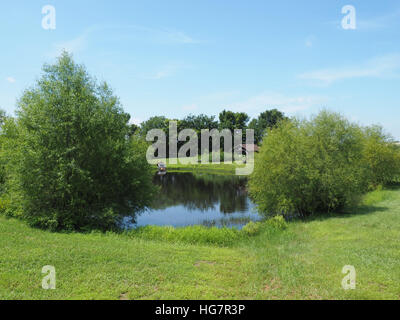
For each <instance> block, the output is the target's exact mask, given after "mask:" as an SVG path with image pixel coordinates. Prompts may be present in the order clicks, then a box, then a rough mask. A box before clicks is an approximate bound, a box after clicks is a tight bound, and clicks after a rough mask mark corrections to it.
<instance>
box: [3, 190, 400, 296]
mask: <svg viewBox="0 0 400 320" xmlns="http://www.w3.org/2000/svg"><path fill="white" fill-rule="evenodd" d="M0 248H1V249H0V299H396V300H397V299H400V191H399V190H389V191H379V192H374V193H372V194H370V195H368V196H367V197H366V199H365V201H364V206H362V207H360V208H357V209H353V210H349V213H348V214H342V215H331V216H330V217H321V218H318V217H317V218H314V219H310V220H308V221H302V222H298V221H296V222H291V223H289V227H288V228H287V229H286V230H275V231H271V229H269V228H262V229H261V232H260V233H259V234H258V235H256V236H253V237H251V238H243V239H240V240H238V241H236V242H234V243H232V244H230V245H228V246H225V247H218V246H216V245H194V244H188V243H185V242H168V241H158V240H148V239H147V240H146V239H143V238H137V237H132V236H131V237H130V236H127V235H125V234H121V235H116V234H105V235H103V234H55V233H49V232H44V231H40V230H35V229H31V228H29V227H27V226H26V225H25V224H24V223H23V222H20V221H17V220H14V219H6V218H4V217H0ZM45 265H53V266H55V268H56V272H57V289H56V290H43V289H42V288H41V281H42V277H43V275H42V274H41V269H42V267H43V266H45ZM345 265H353V266H354V267H355V268H356V271H357V289H356V290H349V291H345V290H343V289H342V288H341V281H342V278H343V277H344V275H343V274H342V273H341V271H342V268H343V266H345Z"/></svg>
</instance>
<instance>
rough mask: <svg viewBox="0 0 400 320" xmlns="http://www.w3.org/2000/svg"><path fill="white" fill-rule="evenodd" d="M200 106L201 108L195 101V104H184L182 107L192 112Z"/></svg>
mask: <svg viewBox="0 0 400 320" xmlns="http://www.w3.org/2000/svg"><path fill="white" fill-rule="evenodd" d="M198 108H199V107H198V105H197V104H195V103H193V104H190V105H185V106H183V107H182V110H183V111H190V112H192V111H196V110H197V109H198Z"/></svg>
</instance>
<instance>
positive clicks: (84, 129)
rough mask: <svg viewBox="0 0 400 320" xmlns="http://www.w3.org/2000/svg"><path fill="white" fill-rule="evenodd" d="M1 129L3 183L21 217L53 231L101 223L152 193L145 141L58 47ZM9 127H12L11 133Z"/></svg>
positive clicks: (135, 207)
mask: <svg viewBox="0 0 400 320" xmlns="http://www.w3.org/2000/svg"><path fill="white" fill-rule="evenodd" d="M17 116H18V117H17V119H16V121H15V123H14V126H12V125H9V128H8V129H7V130H8V131H7V132H8V133H7V134H6V136H8V142H7V143H6V144H5V145H6V150H5V152H4V155H3V156H2V158H7V159H8V161H7V166H8V170H7V171H8V172H9V177H8V182H7V184H8V186H7V192H8V193H9V194H11V196H13V197H16V196H18V197H19V199H20V201H19V203H18V205H19V206H20V207H21V210H20V212H22V215H23V218H24V219H26V220H27V221H28V222H29V223H30V224H31V225H33V226H38V227H43V228H48V229H52V230H61V229H63V230H81V231H84V230H89V229H99V230H107V229H113V228H116V227H117V225H118V224H119V223H120V221H121V219H122V217H123V216H125V215H132V214H133V213H135V212H136V211H139V210H141V209H143V208H144V207H145V206H147V205H148V204H149V203H150V201H151V199H152V195H153V192H154V189H153V186H152V183H151V178H152V169H151V167H150V166H149V165H148V164H147V161H146V159H145V153H146V144H145V143H143V142H141V141H140V140H139V139H137V138H135V137H132V138H129V136H130V134H129V133H130V127H129V124H128V122H129V118H130V116H129V115H128V114H126V113H124V112H123V110H122V108H121V106H120V103H119V101H118V98H117V97H115V96H114V95H113V94H112V91H111V89H110V88H109V87H108V85H107V84H105V83H103V84H101V85H99V84H97V83H96V81H95V80H93V79H92V78H91V77H90V76H89V75H88V74H87V72H86V70H85V68H84V67H83V66H81V65H77V64H75V63H74V61H73V60H72V58H71V56H69V55H68V54H66V53H64V54H63V55H62V56H61V57H60V58H59V59H58V61H57V63H56V64H54V65H46V66H45V67H44V74H43V76H42V77H41V78H40V79H39V80H38V81H37V83H36V85H35V86H34V87H32V88H30V89H28V90H26V91H25V92H24V93H23V95H22V97H21V98H20V100H19V101H18V111H17ZM10 132H11V133H10Z"/></svg>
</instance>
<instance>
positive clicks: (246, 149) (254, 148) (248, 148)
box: [235, 144, 260, 155]
mask: <svg viewBox="0 0 400 320" xmlns="http://www.w3.org/2000/svg"><path fill="white" fill-rule="evenodd" d="M240 149H241V150H240ZM235 151H236V152H241V153H242V154H243V155H248V154H249V153H250V152H259V151H260V147H259V146H258V145H256V144H242V145H241V146H238V147H236V148H235Z"/></svg>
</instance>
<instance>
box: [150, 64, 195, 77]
mask: <svg viewBox="0 0 400 320" xmlns="http://www.w3.org/2000/svg"><path fill="white" fill-rule="evenodd" d="M188 68H190V66H189V65H186V64H184V63H179V62H176V63H169V64H166V65H165V66H163V67H161V68H160V69H159V70H158V71H156V72H154V73H153V74H150V75H146V76H144V77H143V78H144V79H147V80H161V79H164V78H168V77H172V76H174V75H175V74H176V73H177V72H179V71H181V70H184V69H188Z"/></svg>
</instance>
